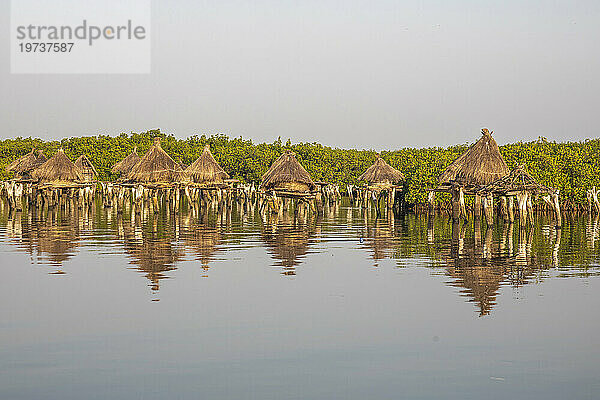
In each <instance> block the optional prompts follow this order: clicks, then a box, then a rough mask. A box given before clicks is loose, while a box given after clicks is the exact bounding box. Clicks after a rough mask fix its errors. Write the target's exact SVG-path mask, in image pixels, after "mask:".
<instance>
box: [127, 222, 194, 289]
mask: <svg viewBox="0 0 600 400" xmlns="http://www.w3.org/2000/svg"><path fill="white" fill-rule="evenodd" d="M121 223H122V221H121ZM148 224H151V225H148V226H144V225H143V224H141V223H139V224H138V223H136V224H135V225H134V226H132V225H130V224H127V223H122V227H121V228H122V229H123V245H124V249H125V252H126V253H127V254H128V255H129V256H130V264H132V265H134V266H135V269H136V270H138V271H139V272H142V273H144V276H145V277H146V278H148V280H149V281H150V285H149V286H150V288H151V289H152V290H153V291H158V290H159V288H160V280H162V279H166V278H168V276H167V275H165V272H168V271H172V270H175V269H176V268H177V267H176V264H177V263H178V262H179V261H180V260H181V259H182V258H183V254H182V252H181V251H180V250H179V249H178V248H177V247H175V246H174V245H173V241H174V234H173V232H172V231H171V229H170V227H169V226H167V225H165V224H164V223H163V222H162V221H159V220H158V217H157V218H155V219H154V220H153V221H149V222H148Z"/></svg>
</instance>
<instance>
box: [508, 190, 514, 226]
mask: <svg viewBox="0 0 600 400" xmlns="http://www.w3.org/2000/svg"><path fill="white" fill-rule="evenodd" d="M508 221H509V222H510V223H511V224H512V223H513V222H515V198H514V196H510V197H509V198H508Z"/></svg>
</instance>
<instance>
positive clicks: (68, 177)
mask: <svg viewBox="0 0 600 400" xmlns="http://www.w3.org/2000/svg"><path fill="white" fill-rule="evenodd" d="M31 176H32V177H33V178H35V179H38V180H39V181H41V182H75V181H81V180H82V179H83V177H82V175H81V171H80V170H79V168H77V166H76V165H75V164H74V163H73V162H72V161H71V160H69V158H68V157H67V156H66V155H65V152H64V150H63V149H62V147H61V148H60V149H58V152H57V153H56V154H55V155H54V156H53V157H51V158H50V159H49V160H48V161H46V162H45V163H43V164H42V165H40V166H39V167H38V168H37V169H35V170H34V171H33V172H32V173H31Z"/></svg>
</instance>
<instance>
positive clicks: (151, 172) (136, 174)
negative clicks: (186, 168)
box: [127, 137, 182, 183]
mask: <svg viewBox="0 0 600 400" xmlns="http://www.w3.org/2000/svg"><path fill="white" fill-rule="evenodd" d="M181 173H182V168H181V166H180V165H179V164H178V163H176V162H175V161H173V159H172V158H171V157H170V156H169V155H168V154H167V153H166V152H165V151H164V150H163V149H162V148H161V147H160V137H155V138H154V145H153V146H152V147H150V149H149V150H148V152H147V153H146V154H144V157H142V158H141V159H140V161H139V162H138V163H137V164H135V165H134V166H133V167H132V168H131V170H130V171H129V173H127V179H128V180H130V181H133V182H163V183H171V182H176V181H177V180H179V177H180V175H181Z"/></svg>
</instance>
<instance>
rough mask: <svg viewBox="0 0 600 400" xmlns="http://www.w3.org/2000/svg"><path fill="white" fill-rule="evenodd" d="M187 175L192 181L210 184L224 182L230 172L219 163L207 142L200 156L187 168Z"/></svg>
mask: <svg viewBox="0 0 600 400" xmlns="http://www.w3.org/2000/svg"><path fill="white" fill-rule="evenodd" d="M185 177H186V179H187V180H189V181H191V182H194V183H200V184H207V185H209V184H215V183H223V181H224V180H225V179H228V178H229V174H227V172H225V170H224V169H223V168H221V166H220V165H219V163H217V160H215V158H214V157H213V155H212V153H211V152H210V146H209V145H208V144H207V145H206V146H205V147H204V150H203V151H202V154H201V155H200V157H198V159H197V160H196V161H194V162H193V163H192V164H191V165H190V166H189V167H187V168H186V169H185Z"/></svg>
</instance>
